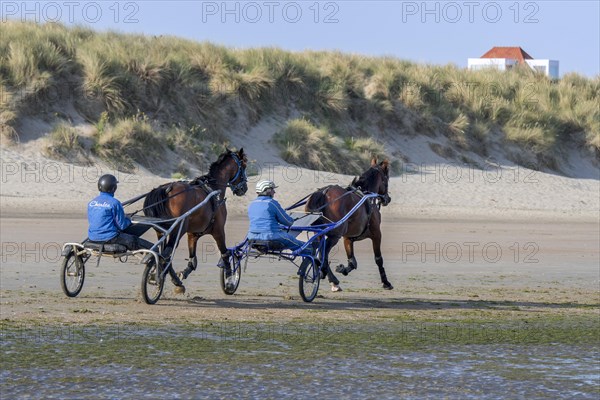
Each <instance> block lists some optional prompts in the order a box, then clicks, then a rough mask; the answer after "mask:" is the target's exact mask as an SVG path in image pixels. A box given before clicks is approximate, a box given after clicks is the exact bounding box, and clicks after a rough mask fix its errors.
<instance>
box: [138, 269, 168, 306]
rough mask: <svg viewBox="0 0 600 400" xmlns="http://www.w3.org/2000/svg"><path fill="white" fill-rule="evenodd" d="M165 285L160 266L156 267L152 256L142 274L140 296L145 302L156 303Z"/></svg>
mask: <svg viewBox="0 0 600 400" xmlns="http://www.w3.org/2000/svg"><path fill="white" fill-rule="evenodd" d="M164 285H165V280H164V277H163V276H161V268H160V267H157V265H156V262H155V261H154V257H153V258H151V259H150V261H148V263H147V264H146V267H145V268H144V274H143V275H142V297H143V299H144V301H145V302H146V304H156V302H157V301H158V299H160V296H161V295H162V291H163V288H164Z"/></svg>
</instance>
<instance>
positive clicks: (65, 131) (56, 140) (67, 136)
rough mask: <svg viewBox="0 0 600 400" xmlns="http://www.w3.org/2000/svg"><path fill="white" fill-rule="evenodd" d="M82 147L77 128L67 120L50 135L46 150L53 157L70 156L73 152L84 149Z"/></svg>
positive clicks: (58, 125)
mask: <svg viewBox="0 0 600 400" xmlns="http://www.w3.org/2000/svg"><path fill="white" fill-rule="evenodd" d="M82 148H83V145H82V142H81V138H80V136H79V133H78V132H77V129H75V128H74V127H73V126H71V125H70V124H67V123H66V122H60V123H59V124H57V125H56V126H55V127H54V129H53V130H52V132H50V135H48V143H47V145H46V147H45V152H46V154H47V155H49V156H51V157H55V158H68V157H69V156H70V155H72V154H73V153H76V152H78V151H80V150H82Z"/></svg>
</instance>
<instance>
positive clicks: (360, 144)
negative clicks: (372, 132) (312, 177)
mask: <svg viewBox="0 0 600 400" xmlns="http://www.w3.org/2000/svg"><path fill="white" fill-rule="evenodd" d="M274 138H275V143H276V145H277V146H278V147H279V149H280V150H281V157H282V158H283V159H284V160H286V161H287V162H289V163H291V164H295V165H299V166H302V167H305V168H310V169H316V170H326V171H337V172H340V173H346V174H360V173H362V172H363V171H364V169H365V167H366V166H368V165H369V161H370V160H371V158H372V157H373V156H376V157H380V158H383V157H385V154H384V149H383V146H382V145H381V144H379V143H377V142H376V141H375V140H373V139H372V138H359V139H354V138H346V139H343V138H340V137H337V136H335V135H333V134H331V133H330V132H329V131H328V130H327V128H325V127H317V126H315V125H314V124H312V123H311V122H310V121H308V120H305V119H293V120H290V121H288V123H287V125H286V126H285V127H284V128H283V129H282V130H281V131H280V132H278V133H276V134H275V137H274Z"/></svg>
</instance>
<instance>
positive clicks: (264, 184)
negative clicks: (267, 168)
mask: <svg viewBox="0 0 600 400" xmlns="http://www.w3.org/2000/svg"><path fill="white" fill-rule="evenodd" d="M276 187H277V186H275V182H273V181H266V180H265V181H260V182H258V183H257V184H256V193H262V192H264V191H265V190H267V189H275V188H276Z"/></svg>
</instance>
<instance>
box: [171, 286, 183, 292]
mask: <svg viewBox="0 0 600 400" xmlns="http://www.w3.org/2000/svg"><path fill="white" fill-rule="evenodd" d="M173 291H174V292H175V294H184V293H185V286H183V285H181V286H175V288H174V289H173Z"/></svg>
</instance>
